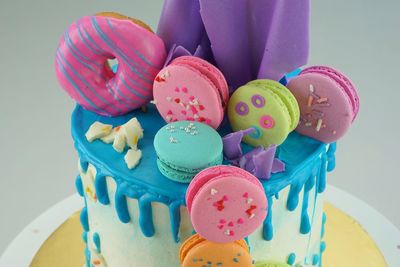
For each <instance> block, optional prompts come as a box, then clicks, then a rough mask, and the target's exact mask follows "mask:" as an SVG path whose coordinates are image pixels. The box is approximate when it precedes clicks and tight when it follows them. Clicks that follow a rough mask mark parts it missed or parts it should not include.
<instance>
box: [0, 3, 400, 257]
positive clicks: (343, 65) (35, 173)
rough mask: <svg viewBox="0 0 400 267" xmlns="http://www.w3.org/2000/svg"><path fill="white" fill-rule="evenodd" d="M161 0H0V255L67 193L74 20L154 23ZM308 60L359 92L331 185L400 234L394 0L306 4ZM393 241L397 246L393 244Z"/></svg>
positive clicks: (398, 39)
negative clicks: (63, 47)
mask: <svg viewBox="0 0 400 267" xmlns="http://www.w3.org/2000/svg"><path fill="white" fill-rule="evenodd" d="M161 4H162V0H151V1H139V0H126V1H125V0H120V1H110V0H68V1H54V0H35V1H31V0H14V1H10V0H8V1H6V0H4V1H1V3H0V81H1V83H0V87H1V89H0V126H1V128H2V129H1V131H0V144H1V149H0V170H1V172H0V203H1V205H0V252H1V251H3V250H4V249H5V248H6V246H7V244H8V243H10V242H11V240H12V239H13V238H14V237H15V236H16V235H17V234H18V233H19V232H20V231H21V230H22V229H23V227H24V226H25V225H27V224H28V223H29V222H31V221H32V220H33V219H34V218H36V217H37V216H38V215H39V214H40V213H42V212H43V211H44V210H46V209H48V208H49V207H51V206H52V205H53V204H54V203H57V202H59V201H60V200H62V199H64V198H65V197H67V196H69V195H71V194H73V193H74V190H75V189H74V178H75V175H76V174H77V169H76V166H77V155H76V153H75V151H74V148H73V144H72V140H71V138H70V133H69V129H70V114H71V111H72V108H73V107H74V103H73V101H72V100H70V99H69V97H68V96H67V94H66V93H64V92H63V91H62V90H61V89H60V87H59V86H58V84H57V82H56V78H55V75H54V70H53V58H54V53H55V49H56V46H57V43H58V39H59V37H60V36H61V34H62V33H63V31H64V30H65V29H66V27H67V26H68V25H69V24H70V23H71V22H72V21H74V20H76V19H77V18H79V17H81V16H84V15H88V14H93V13H96V12H99V11H105V10H113V11H119V12H122V13H125V14H127V15H130V16H133V17H137V18H140V19H142V20H144V21H146V22H148V23H149V24H150V25H151V26H153V28H155V26H156V25H157V20H158V16H159V14H160V10H161ZM312 9H313V10H312V12H313V13H312V38H311V44H312V45H311V57H310V64H326V65H331V66H335V67H337V68H339V69H341V70H342V71H344V72H345V73H347V74H348V75H349V76H350V77H351V78H352V80H353V81H354V83H355V84H356V85H357V86H358V88H359V92H360V97H361V111H360V114H359V117H358V119H357V121H356V123H355V124H354V126H353V128H352V129H351V130H350V132H349V133H348V135H347V136H346V137H345V138H343V139H342V140H341V141H340V142H339V144H338V151H337V169H336V171H335V172H334V173H332V174H330V175H329V177H328V179H329V182H330V183H331V184H333V185H335V186H337V187H339V188H343V189H345V190H346V191H348V192H350V193H351V194H354V195H355V196H357V197H359V198H360V199H362V200H364V201H365V202H366V203H368V204H370V205H371V206H372V207H374V208H375V209H376V210H378V211H379V212H380V213H382V214H383V215H384V216H386V217H387V218H389V220H390V221H391V222H393V223H394V225H396V226H397V227H398V228H400V212H399V211H400V208H399V206H398V205H399V203H400V193H399V191H400V175H399V167H400V162H399V159H400V157H399V155H398V154H397V152H398V151H400V145H399V142H397V138H396V137H398V136H399V133H398V131H399V124H398V123H397V121H398V115H399V114H400V112H399V111H398V108H399V106H400V104H399V103H398V101H399V99H400V89H399V88H398V85H397V83H396V80H397V77H398V76H399V75H400V73H399V65H398V64H399V62H400V53H399V52H398V49H399V48H400V33H399V29H400V16H399V15H398V11H399V10H400V1H397V0H385V1H376V0H335V1H312ZM399 244H400V240H399Z"/></svg>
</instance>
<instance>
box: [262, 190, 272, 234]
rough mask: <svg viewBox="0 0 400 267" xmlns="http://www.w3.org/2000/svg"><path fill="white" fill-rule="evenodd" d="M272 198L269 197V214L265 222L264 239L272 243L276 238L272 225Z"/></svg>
mask: <svg viewBox="0 0 400 267" xmlns="http://www.w3.org/2000/svg"><path fill="white" fill-rule="evenodd" d="M272 204H273V203H272V197H268V214H267V218H265V221H264V228H263V237H264V239H265V240H267V241H271V240H272V238H273V237H274V228H273V225H272Z"/></svg>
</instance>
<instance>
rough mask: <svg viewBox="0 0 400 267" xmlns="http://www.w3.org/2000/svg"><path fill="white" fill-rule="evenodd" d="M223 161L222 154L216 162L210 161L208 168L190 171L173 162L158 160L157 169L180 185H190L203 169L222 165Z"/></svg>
mask: <svg viewBox="0 0 400 267" xmlns="http://www.w3.org/2000/svg"><path fill="white" fill-rule="evenodd" d="M222 161H223V155H222V154H221V155H220V156H218V158H216V159H215V160H214V161H210V162H209V163H208V165H207V166H206V167H203V168H199V169H188V168H186V169H185V168H183V167H179V166H175V165H174V164H173V163H172V162H163V161H161V160H160V159H157V167H158V169H159V171H160V172H161V173H162V174H163V175H164V176H166V177H168V178H169V179H171V180H173V181H175V182H178V183H190V181H191V180H192V179H193V177H194V176H195V175H196V174H197V173H198V172H200V171H201V170H202V169H204V168H207V167H209V166H214V165H218V164H221V163H222Z"/></svg>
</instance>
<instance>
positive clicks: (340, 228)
mask: <svg viewBox="0 0 400 267" xmlns="http://www.w3.org/2000/svg"><path fill="white" fill-rule="evenodd" d="M324 210H325V212H326V215H327V222H326V226H325V237H324V240H325V241H326V244H327V247H326V251H325V253H324V254H323V257H322V266H323V267H387V264H386V262H385V259H384V258H383V256H382V253H381V252H380V250H379V249H378V247H377V246H376V244H375V242H374V241H373V240H372V239H371V237H370V236H369V235H368V233H367V232H366V231H365V230H364V229H363V228H362V226H361V225H360V224H359V223H358V222H356V221H355V220H354V219H353V218H351V217H350V216H348V215H347V214H345V213H344V212H342V211H341V210H339V209H338V208H336V207H334V206H332V205H331V204H328V203H327V204H325V207H324ZM81 233H82V227H81V225H80V221H79V212H76V213H74V214H73V215H72V216H71V217H70V218H69V219H68V220H66V221H65V222H64V223H63V224H62V225H61V226H60V227H59V228H58V229H57V230H56V231H54V233H53V234H52V235H51V236H50V237H49V238H48V239H47V240H46V241H45V242H44V243H43V245H42V246H41V248H40V249H39V251H38V252H37V254H36V255H35V257H34V258H33V261H32V263H31V265H30V267H52V266H57V267H81V266H83V263H84V254H83V250H84V244H83V241H82V238H81V237H82V234H81Z"/></svg>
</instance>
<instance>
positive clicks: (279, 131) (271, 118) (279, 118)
mask: <svg viewBox="0 0 400 267" xmlns="http://www.w3.org/2000/svg"><path fill="white" fill-rule="evenodd" d="M228 117H229V121H230V123H231V126H232V129H233V130H234V131H239V130H245V129H248V128H254V132H253V133H252V134H249V135H247V136H245V137H244V139H243V141H244V142H245V143H246V144H249V145H251V146H254V147H257V146H264V147H268V146H270V145H280V144H281V143H283V142H284V141H285V139H286V138H287V136H288V134H289V133H290V132H291V131H293V130H294V129H295V128H296V126H297V124H298V123H299V119H300V109H299V105H298V103H297V101H296V98H295V97H294V96H293V94H292V93H291V92H290V91H289V89H287V88H286V87H285V86H283V85H282V84H280V83H278V82H276V81H272V80H255V81H251V82H249V83H248V84H246V85H244V86H242V87H240V88H238V89H237V90H236V91H235V92H234V93H233V95H232V96H231V99H230V101H229V106H228Z"/></svg>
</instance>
